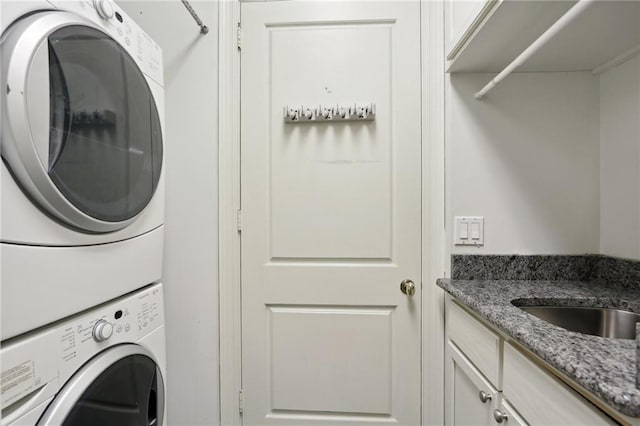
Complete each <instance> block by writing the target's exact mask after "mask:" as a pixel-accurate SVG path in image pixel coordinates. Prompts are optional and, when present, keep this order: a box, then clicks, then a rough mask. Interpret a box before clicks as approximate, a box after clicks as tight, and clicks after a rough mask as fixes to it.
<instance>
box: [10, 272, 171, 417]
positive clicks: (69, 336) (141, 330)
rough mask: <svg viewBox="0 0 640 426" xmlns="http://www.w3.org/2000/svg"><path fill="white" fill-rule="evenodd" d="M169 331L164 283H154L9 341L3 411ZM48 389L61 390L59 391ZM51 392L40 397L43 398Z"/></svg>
mask: <svg viewBox="0 0 640 426" xmlns="http://www.w3.org/2000/svg"><path fill="white" fill-rule="evenodd" d="M163 326H164V305H163V296H162V284H154V285H151V286H149V287H146V288H145V289H143V290H140V291H138V292H135V293H132V294H129V295H127V296H123V297H121V298H119V299H115V300H113V301H111V302H107V303H105V304H103V305H100V306H98V307H96V308H93V309H91V310H88V311H86V312H84V313H81V314H79V315H76V316H74V317H70V318H68V319H66V320H63V321H61V322H59V323H56V324H53V325H51V326H48V327H44V328H43V329H41V330H38V331H35V332H32V333H29V334H27V335H25V336H18V337H16V338H13V339H11V340H9V341H7V342H3V346H2V349H1V350H0V365H1V366H2V372H1V374H2V398H1V401H2V404H1V405H2V409H4V408H6V407H8V406H9V405H11V404H12V403H13V402H16V401H18V400H19V399H21V398H23V397H24V396H26V395H28V394H30V393H33V392H34V391H35V390H38V389H39V388H41V387H43V386H45V385H47V384H49V383H50V382H54V381H58V383H60V384H62V383H65V382H66V381H67V379H68V378H69V377H70V376H71V375H72V374H73V373H74V372H75V371H76V370H77V369H78V368H79V367H80V366H81V365H82V364H84V363H85V362H87V361H88V360H89V359H91V358H92V357H93V356H95V355H96V354H97V353H99V352H100V351H102V350H104V349H106V348H108V347H109V346H113V345H116V344H118V343H135V342H138V341H139V340H140V339H142V338H143V337H145V336H147V335H149V334H150V333H152V332H154V331H156V330H157V329H159V328H161V327H163ZM162 332H164V329H163V330H162ZM47 388H51V389H54V390H53V392H55V391H57V389H56V386H48V387H47ZM48 393H49V392H40V393H39V394H38V398H44V397H46V395H47V394H48Z"/></svg>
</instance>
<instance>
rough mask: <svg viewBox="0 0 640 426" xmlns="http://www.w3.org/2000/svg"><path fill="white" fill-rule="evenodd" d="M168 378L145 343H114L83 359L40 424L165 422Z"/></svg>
mask: <svg viewBox="0 0 640 426" xmlns="http://www.w3.org/2000/svg"><path fill="white" fill-rule="evenodd" d="M163 415H164V382H163V380H162V374H161V373H160V369H159V368H158V366H157V364H156V362H155V361H154V360H153V357H152V355H151V354H150V353H149V352H148V351H147V350H146V349H145V348H143V347H142V346H139V345H134V344H125V345H120V346H114V347H112V348H110V349H107V350H106V351H104V352H102V353H100V354H99V355H97V356H96V357H94V358H93V359H92V360H91V361H89V362H88V363H87V364H85V365H84V366H83V367H82V368H81V369H80V370H79V371H78V372H76V373H75V374H74V375H73V376H72V377H71V379H69V381H68V382H67V383H66V384H65V385H64V387H63V388H62V389H61V390H60V392H59V393H58V394H57V396H56V397H55V398H54V399H53V401H51V403H50V404H49V406H48V407H47V409H46V411H45V412H44V413H43V414H42V417H41V418H40V420H39V421H38V423H37V425H62V426H87V425H91V426H113V425H128V426H162V424H163V423H162V419H163Z"/></svg>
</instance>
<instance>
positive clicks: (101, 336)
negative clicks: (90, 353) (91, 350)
mask: <svg viewBox="0 0 640 426" xmlns="http://www.w3.org/2000/svg"><path fill="white" fill-rule="evenodd" d="M112 334H113V325H111V323H110V322H107V321H105V320H103V319H101V320H99V321H98V322H96V324H95V325H94V326H93V338H94V339H95V340H96V342H102V341H103V340H107V339H108V338H109V337H111V335H112Z"/></svg>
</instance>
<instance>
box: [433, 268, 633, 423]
mask: <svg viewBox="0 0 640 426" xmlns="http://www.w3.org/2000/svg"><path fill="white" fill-rule="evenodd" d="M454 276H455V274H454ZM437 284H438V286H440V287H442V288H443V289H444V290H446V291H447V292H448V293H450V294H451V295H453V296H454V297H455V298H456V299H457V300H458V301H459V302H460V303H462V304H463V305H466V306H467V307H469V308H471V310H473V311H475V312H477V313H478V314H479V316H480V317H482V318H484V319H485V320H487V321H488V322H489V323H491V324H493V325H494V326H495V327H497V328H498V329H499V330H501V331H502V332H503V333H504V334H506V335H508V336H510V337H511V338H513V339H514V340H515V341H517V342H519V343H520V344H521V345H523V346H524V347H526V348H528V349H530V350H531V351H532V352H533V353H534V354H536V355H538V356H539V357H540V358H542V359H543V360H544V361H546V362H547V363H548V364H549V365H551V366H552V367H554V368H556V369H557V370H558V371H560V372H562V373H564V374H565V375H566V376H568V377H570V378H571V379H573V380H574V381H575V382H576V383H578V384H579V385H581V386H582V387H584V388H585V389H586V390H587V391H589V392H590V393H592V394H593V395H595V396H597V397H598V398H600V399H601V400H602V401H603V402H605V403H607V404H608V405H610V406H611V407H613V408H614V409H616V410H617V411H619V412H620V413H622V414H625V415H627V416H631V417H640V390H638V389H637V388H636V341H635V340H627V339H610V338H603V337H598V336H590V335H586V334H581V333H575V332H571V331H567V330H565V329H563V328H560V327H557V326H555V325H552V324H550V323H548V322H545V321H542V320H540V319H538V318H536V317H534V316H533V315H529V314H527V313H525V312H524V311H522V310H521V309H519V308H517V307H516V306H514V305H513V304H512V303H511V302H512V301H514V300H517V302H516V303H517V304H519V305H520V306H526V305H540V304H543V305H557V306H569V305H570V306H594V307H612V308H622V309H626V310H629V311H633V312H638V313H640V288H628V287H627V288H624V287H616V286H611V285H610V283H607V282H605V280H603V281H562V280H522V279H519V280H502V279H501V280H486V279H482V280H473V279H466V280H459V279H453V280H452V279H439V280H438V281H437Z"/></svg>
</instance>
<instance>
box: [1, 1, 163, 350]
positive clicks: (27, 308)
mask: <svg viewBox="0 0 640 426" xmlns="http://www.w3.org/2000/svg"><path fill="white" fill-rule="evenodd" d="M0 8H1V10H0V12H1V13H0V16H1V19H2V21H1V25H2V36H1V37H2V38H1V39H0V56H1V57H0V59H1V62H0V63H1V67H2V69H1V71H2V74H1V77H0V78H1V84H0V87H1V88H2V92H1V98H2V102H1V108H2V116H1V117H2V126H1V145H0V146H1V154H2V165H1V167H2V174H1V176H0V193H1V215H0V242H1V246H0V250H1V253H0V254H1V258H2V267H1V277H0V278H1V280H2V294H1V296H2V297H1V300H2V301H1V313H2V321H1V323H2V325H1V336H0V337H1V340H5V339H7V338H11V337H13V336H16V335H19V334H21V333H24V332H27V331H29V330H33V329H35V328H37V327H41V326H43V325H45V324H48V323H51V322H52V321H57V320H59V319H61V318H64V317H66V316H69V315H72V314H74V313H76V312H80V311H82V310H84V309H87V308H89V307H91V306H95V305H97V304H98V303H102V302H104V301H106V300H110V299H113V298H114V297H118V296H120V295H123V294H126V293H128V292H131V291H133V290H135V289H137V288H140V287H142V286H144V285H147V284H149V283H153V282H157V281H158V280H159V279H160V278H161V274H162V250H163V226H162V225H163V221H164V179H163V167H162V166H163V126H164V124H163V115H164V110H163V105H164V90H163V72H162V51H161V49H160V47H159V46H158V45H157V44H156V43H155V42H153V41H152V40H151V39H150V38H149V37H148V36H147V34H146V33H145V32H144V31H143V30H142V29H141V28H139V27H138V26H137V25H136V24H135V22H133V20H132V19H131V18H129V17H128V16H127V15H126V14H125V13H124V12H123V11H122V10H121V9H120V8H119V7H118V6H117V5H115V3H113V2H112V1H110V0H95V1H91V0H51V1H44V0H41V1H4V0H3V1H2V2H1V3H0Z"/></svg>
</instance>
